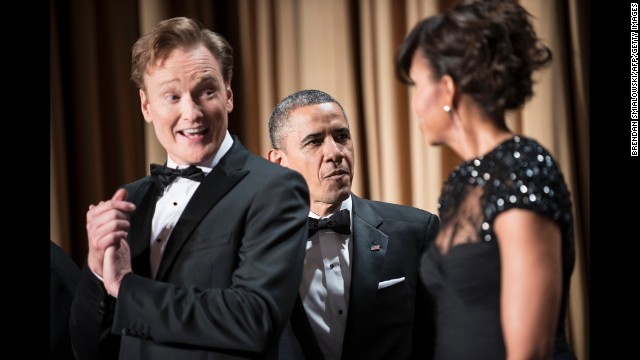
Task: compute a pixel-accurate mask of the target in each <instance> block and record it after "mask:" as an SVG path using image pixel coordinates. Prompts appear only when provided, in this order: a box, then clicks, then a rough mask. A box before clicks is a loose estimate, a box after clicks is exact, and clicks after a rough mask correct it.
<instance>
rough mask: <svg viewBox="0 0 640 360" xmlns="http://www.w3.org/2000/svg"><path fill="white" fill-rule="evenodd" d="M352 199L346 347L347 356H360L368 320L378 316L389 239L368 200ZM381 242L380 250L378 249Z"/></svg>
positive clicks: (343, 349)
mask: <svg viewBox="0 0 640 360" xmlns="http://www.w3.org/2000/svg"><path fill="white" fill-rule="evenodd" d="M352 198H353V256H352V264H351V289H350V290H349V312H348V314H347V327H346V330H345V335H344V342H343V347H342V358H343V359H352V358H356V357H357V356H356V355H357V354H356V353H355V352H356V351H357V344H358V342H359V341H360V340H361V339H360V338H361V336H362V334H364V333H366V330H365V329H367V326H368V321H369V320H370V319H371V318H374V317H375V315H376V314H373V313H372V312H373V304H374V300H375V298H376V292H377V291H378V282H379V279H380V272H381V270H382V266H383V265H384V257H385V254H386V252H387V242H388V237H387V235H385V234H384V233H382V232H381V231H380V230H378V227H379V226H380V225H381V224H382V218H381V217H380V216H379V215H378V214H377V213H376V212H374V211H373V210H372V209H371V208H370V207H369V206H368V204H367V203H366V201H364V200H362V199H360V198H358V197H356V196H355V195H353V194H352ZM378 245H379V250H375V249H377V248H378ZM372 246H373V249H374V250H372ZM366 340H367V341H370V340H371V339H366ZM373 341H375V340H373Z"/></svg>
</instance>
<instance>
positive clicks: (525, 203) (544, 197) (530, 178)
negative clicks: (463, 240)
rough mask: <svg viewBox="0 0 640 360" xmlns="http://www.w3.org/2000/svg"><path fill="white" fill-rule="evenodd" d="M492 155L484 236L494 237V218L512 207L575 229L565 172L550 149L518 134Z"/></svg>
mask: <svg viewBox="0 0 640 360" xmlns="http://www.w3.org/2000/svg"><path fill="white" fill-rule="evenodd" d="M503 145H504V146H501V147H499V148H498V149H496V151H493V152H492V153H491V154H490V155H491V156H492V157H494V158H493V159H485V161H487V160H490V161H491V162H493V163H495V164H496V171H495V172H494V173H493V175H492V181H487V183H486V184H485V189H484V198H483V202H484V209H485V214H484V215H485V216H484V217H485V221H486V222H487V224H489V225H490V226H484V227H486V229H484V228H483V229H482V231H483V233H481V234H480V238H481V239H485V240H487V239H489V238H495V235H494V233H493V226H492V225H493V221H494V220H495V218H496V216H497V215H498V214H500V213H501V212H503V211H506V210H509V209H511V208H520V209H525V210H531V211H534V212H536V213H538V214H541V215H544V216H548V217H549V218H551V219H553V220H554V221H556V222H557V223H558V224H559V225H560V226H561V228H562V230H563V233H564V235H565V239H566V238H567V236H568V237H569V238H572V236H570V235H571V234H570V232H572V225H571V224H572V215H571V200H570V196H569V191H568V189H567V185H566V183H565V181H564V177H563V175H562V172H561V171H560V169H559V167H558V165H557V164H556V162H555V160H554V159H553V157H552V156H551V155H550V154H549V152H548V151H547V150H546V149H544V148H543V147H542V146H541V145H540V144H539V143H537V142H536V141H535V140H532V139H528V138H524V137H517V136H516V137H515V138H514V140H513V141H511V142H508V143H505V144H503Z"/></svg>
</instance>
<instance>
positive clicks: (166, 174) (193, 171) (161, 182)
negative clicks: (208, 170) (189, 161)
mask: <svg viewBox="0 0 640 360" xmlns="http://www.w3.org/2000/svg"><path fill="white" fill-rule="evenodd" d="M151 176H152V177H153V182H155V184H156V186H157V187H158V188H159V189H164V188H165V187H166V186H167V185H169V184H171V183H172V182H173V181H174V180H175V179H176V178H177V177H183V178H187V179H191V180H193V181H198V182H200V181H202V180H203V179H204V173H203V172H202V170H201V169H200V168H199V167H197V166H195V165H191V166H189V167H188V168H186V169H172V168H169V167H166V166H164V165H158V164H151Z"/></svg>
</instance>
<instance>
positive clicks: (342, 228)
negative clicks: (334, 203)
mask: <svg viewBox="0 0 640 360" xmlns="http://www.w3.org/2000/svg"><path fill="white" fill-rule="evenodd" d="M322 229H329V230H333V231H335V232H337V233H339V234H343V235H349V234H351V217H350V216H349V210H347V209H344V210H340V211H338V212H337V213H335V214H333V215H331V216H329V217H328V218H326V219H314V218H309V237H312V236H313V234H315V233H316V232H318V230H322Z"/></svg>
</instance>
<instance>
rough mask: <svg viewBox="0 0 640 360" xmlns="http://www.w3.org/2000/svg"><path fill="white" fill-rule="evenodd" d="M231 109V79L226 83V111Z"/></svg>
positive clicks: (228, 111)
mask: <svg viewBox="0 0 640 360" xmlns="http://www.w3.org/2000/svg"><path fill="white" fill-rule="evenodd" d="M232 110H233V91H232V90H231V81H229V82H228V83H227V113H230V112H231V111H232Z"/></svg>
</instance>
